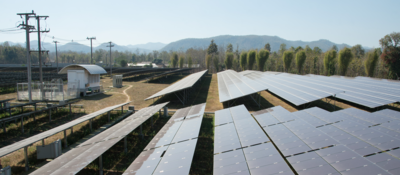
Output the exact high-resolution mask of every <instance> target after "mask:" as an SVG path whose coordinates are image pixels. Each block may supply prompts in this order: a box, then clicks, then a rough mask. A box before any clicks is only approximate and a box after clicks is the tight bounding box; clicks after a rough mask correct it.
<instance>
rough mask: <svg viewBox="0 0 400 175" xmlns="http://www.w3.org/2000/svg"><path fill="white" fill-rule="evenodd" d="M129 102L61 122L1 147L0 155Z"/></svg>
mask: <svg viewBox="0 0 400 175" xmlns="http://www.w3.org/2000/svg"><path fill="white" fill-rule="evenodd" d="M129 103H130V102H126V103H121V104H118V105H114V106H110V107H106V108H104V109H101V110H99V111H96V112H93V113H90V114H88V115H84V116H82V117H80V118H78V119H76V120H73V121H71V122H68V123H66V124H63V125H61V126H58V127H55V128H53V129H50V130H47V131H45V132H42V133H40V134H37V135H34V136H32V137H29V138H27V139H24V140H21V141H19V142H16V143H14V144H11V145H8V146H5V147H2V148H1V149H0V157H3V156H5V155H7V154H10V153H12V152H14V151H17V150H19V149H21V148H24V147H26V146H29V145H32V144H34V143H35V142H37V141H40V140H43V139H45V138H48V137H50V136H52V135H55V134H57V133H59V132H61V131H64V130H67V129H69V128H71V127H73V126H75V125H77V124H79V123H82V122H84V121H87V120H91V119H93V118H95V117H97V116H99V115H101V114H104V113H106V112H109V111H111V110H113V109H115V108H119V107H121V106H124V105H127V104H129Z"/></svg>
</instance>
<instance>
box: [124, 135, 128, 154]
mask: <svg viewBox="0 0 400 175" xmlns="http://www.w3.org/2000/svg"><path fill="white" fill-rule="evenodd" d="M127 137H128V135H126V136H125V137H124V151H125V153H127V152H128V148H127V145H128V143H127V142H128V141H127V139H126V138H127Z"/></svg>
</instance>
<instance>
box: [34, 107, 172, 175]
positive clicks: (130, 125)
mask: <svg viewBox="0 0 400 175" xmlns="http://www.w3.org/2000/svg"><path fill="white" fill-rule="evenodd" d="M166 104H168V102H166V103H163V104H159V105H155V106H151V107H147V108H144V109H141V110H139V111H138V112H137V113H135V114H132V115H131V116H129V117H128V118H126V119H124V120H123V121H121V122H120V123H118V124H116V125H114V126H112V127H111V128H110V130H106V131H104V132H102V133H100V134H98V135H96V136H95V137H93V138H91V139H89V140H87V141H85V142H84V143H82V144H80V145H78V147H77V148H74V149H72V151H70V152H67V153H65V154H63V155H61V156H60V157H58V158H56V159H55V160H54V161H52V162H50V163H48V164H46V165H45V166H43V167H41V168H40V169H38V170H36V171H35V172H33V174H76V173H78V172H79V171H80V170H82V169H83V168H84V167H86V166H87V165H88V164H89V163H91V162H92V161H93V160H95V159H96V158H97V157H99V156H100V155H101V154H103V153H104V152H105V151H107V150H108V149H109V148H110V147H112V146H113V145H114V144H116V143H117V142H118V141H120V140H121V139H122V138H123V137H124V136H126V135H127V134H129V133H130V132H132V131H133V130H134V129H136V127H138V126H139V125H140V124H142V123H143V122H144V121H146V120H147V119H148V118H150V117H151V116H153V115H154V113H156V112H158V111H159V110H160V109H161V108H162V107H164V106H165V105H166Z"/></svg>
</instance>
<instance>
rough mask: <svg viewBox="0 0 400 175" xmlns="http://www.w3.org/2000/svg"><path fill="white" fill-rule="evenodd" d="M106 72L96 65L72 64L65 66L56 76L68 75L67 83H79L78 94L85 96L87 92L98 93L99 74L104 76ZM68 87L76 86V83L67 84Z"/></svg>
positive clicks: (99, 86) (99, 88) (99, 87)
mask: <svg viewBox="0 0 400 175" xmlns="http://www.w3.org/2000/svg"><path fill="white" fill-rule="evenodd" d="M106 73H107V72H106V70H104V69H103V68H102V67H100V66H97V65H87V64H72V65H68V66H65V67H64V68H62V69H61V70H60V72H58V74H68V82H79V83H78V84H79V85H77V86H78V88H79V90H80V92H82V93H83V95H84V96H85V95H86V92H87V91H91V92H92V93H94V92H100V90H101V85H100V74H106ZM69 86H76V83H71V85H70V83H68V88H73V87H69Z"/></svg>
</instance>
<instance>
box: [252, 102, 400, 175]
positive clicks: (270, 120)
mask: <svg viewBox="0 0 400 175" xmlns="http://www.w3.org/2000/svg"><path fill="white" fill-rule="evenodd" d="M394 115H398V116H399V115H400V113H398V112H395V111H390V110H384V111H379V112H375V113H368V112H364V111H361V110H357V109H354V108H350V109H345V110H341V111H337V112H332V113H331V112H328V111H325V110H322V109H320V108H317V107H314V108H310V109H306V110H302V111H297V112H294V113H290V112H289V111H286V110H285V109H283V108H282V107H280V106H278V107H274V108H270V109H266V110H262V111H258V112H255V113H253V116H254V117H255V118H256V120H257V121H258V122H259V123H260V125H261V126H262V127H263V129H264V131H265V132H266V133H267V134H268V135H269V137H270V138H271V139H272V141H273V142H274V143H275V145H276V146H277V147H278V149H279V150H280V151H281V153H282V154H283V155H284V156H285V157H286V159H287V160H288V162H289V163H290V164H291V166H292V167H293V168H294V169H295V170H296V171H297V173H298V174H329V173H331V174H399V173H400V160H399V152H400V150H399V146H400V140H399V139H398V136H397V134H398V132H397V131H395V126H396V124H398V119H396V118H395V117H393V116H394ZM364 116H368V117H364ZM385 121H386V122H387V123H391V122H393V123H394V124H389V125H386V124H385V125H383V123H385ZM388 121H390V122H388Z"/></svg>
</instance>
